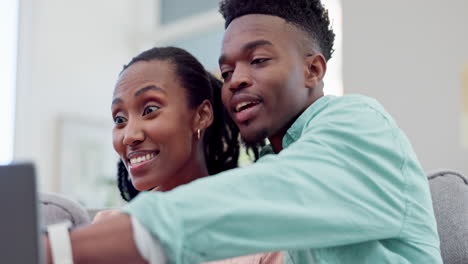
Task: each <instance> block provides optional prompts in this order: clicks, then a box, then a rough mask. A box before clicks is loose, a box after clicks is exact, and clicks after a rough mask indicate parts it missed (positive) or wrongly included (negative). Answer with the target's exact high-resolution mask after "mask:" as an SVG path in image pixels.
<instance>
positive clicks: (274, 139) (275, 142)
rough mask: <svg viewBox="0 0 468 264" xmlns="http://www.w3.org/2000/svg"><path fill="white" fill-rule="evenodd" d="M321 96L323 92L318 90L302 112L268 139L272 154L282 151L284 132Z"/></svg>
mask: <svg viewBox="0 0 468 264" xmlns="http://www.w3.org/2000/svg"><path fill="white" fill-rule="evenodd" d="M323 96H324V94H323V90H322V89H320V91H319V92H317V94H316V95H315V96H313V97H311V101H310V103H308V104H307V106H306V107H305V108H304V109H302V111H300V113H298V114H297V115H296V116H295V117H294V118H293V119H292V120H291V121H290V122H289V123H288V124H287V125H286V126H284V127H283V128H282V129H280V130H279V131H278V132H276V133H275V134H274V135H272V136H270V137H268V140H269V141H270V143H271V146H272V147H273V152H275V153H276V154H278V153H280V152H281V150H283V138H284V135H286V132H288V129H289V128H290V127H291V126H292V125H293V124H294V122H296V120H297V119H298V118H299V116H300V115H302V113H304V111H305V110H306V109H307V108H308V107H309V106H311V105H312V104H313V103H315V101H317V100H318V99H319V98H321V97H323Z"/></svg>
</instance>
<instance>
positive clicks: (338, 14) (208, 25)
mask: <svg viewBox="0 0 468 264" xmlns="http://www.w3.org/2000/svg"><path fill="white" fill-rule="evenodd" d="M218 2H219V0H201V1H184V0H159V1H156V9H157V10H160V11H161V13H157V14H158V15H157V16H156V17H157V18H159V19H156V20H159V21H156V26H155V32H154V34H152V35H153V36H157V37H155V38H154V42H155V43H156V45H173V46H177V47H180V48H183V49H186V50H187V51H189V52H190V53H192V54H193V55H195V57H197V58H198V59H199V60H200V61H201V62H202V63H203V65H204V66H205V67H206V68H207V69H208V70H210V71H214V72H217V71H218V63H217V61H218V56H219V54H218V53H219V51H220V50H221V42H222V38H223V34H224V20H223V18H222V16H221V15H220V14H219V13H218ZM322 3H323V4H324V5H325V7H326V8H327V9H328V10H329V15H330V18H331V24H332V27H333V30H334V32H335V34H336V39H335V46H334V48H335V53H334V54H333V56H332V59H331V60H330V61H329V63H328V70H327V74H326V76H325V94H334V95H342V94H343V81H342V51H341V50H342V49H341V43H342V10H341V2H340V0H322ZM187 25H190V26H189V27H188V26H187ZM213 51H215V52H213Z"/></svg>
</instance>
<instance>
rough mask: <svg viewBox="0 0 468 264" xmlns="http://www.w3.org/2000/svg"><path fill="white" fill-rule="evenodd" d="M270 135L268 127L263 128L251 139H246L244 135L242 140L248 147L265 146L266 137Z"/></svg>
mask: <svg viewBox="0 0 468 264" xmlns="http://www.w3.org/2000/svg"><path fill="white" fill-rule="evenodd" d="M267 137H268V131H267V130H266V129H262V130H260V131H258V132H257V133H255V136H254V137H253V138H250V139H246V138H244V137H243V136H242V134H241V138H242V141H243V142H244V145H245V146H246V147H263V146H265V139H266V138H267Z"/></svg>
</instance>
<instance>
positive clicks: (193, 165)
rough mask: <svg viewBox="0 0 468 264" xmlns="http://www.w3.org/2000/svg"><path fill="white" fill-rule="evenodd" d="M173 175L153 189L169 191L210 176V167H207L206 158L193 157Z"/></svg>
mask: <svg viewBox="0 0 468 264" xmlns="http://www.w3.org/2000/svg"><path fill="white" fill-rule="evenodd" d="M202 156H203V155H202ZM175 174H176V175H173V177H172V179H173V180H171V181H168V182H167V183H166V184H164V185H161V186H157V187H156V188H154V189H153V191H161V192H167V191H170V190H172V189H174V188H176V187H178V186H181V185H184V184H188V183H190V182H192V181H194V180H196V179H199V178H203V177H205V176H208V175H209V174H208V168H207V167H206V162H205V158H204V157H203V158H201V159H200V158H193V159H189V161H188V162H187V163H186V164H185V166H182V168H181V169H180V170H178V171H177V173H175Z"/></svg>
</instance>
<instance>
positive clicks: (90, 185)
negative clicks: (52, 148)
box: [57, 116, 122, 208]
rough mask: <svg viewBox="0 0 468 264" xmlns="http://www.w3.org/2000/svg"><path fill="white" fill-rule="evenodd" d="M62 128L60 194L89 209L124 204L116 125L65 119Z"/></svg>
mask: <svg viewBox="0 0 468 264" xmlns="http://www.w3.org/2000/svg"><path fill="white" fill-rule="evenodd" d="M58 127H59V137H58V140H59V143H58V157H57V161H58V164H59V177H58V186H59V192H60V193H63V194H64V195H67V196H68V197H71V198H73V199H75V200H77V201H78V202H79V203H81V204H83V205H84V206H85V207H87V208H108V207H116V206H119V205H121V204H122V200H121V199H120V196H119V191H118V188H117V183H116V179H117V161H118V156H117V154H116V153H115V151H114V149H113V147H112V122H111V121H109V120H93V119H92V118H83V117H71V116H64V117H61V118H59V120H58Z"/></svg>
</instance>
